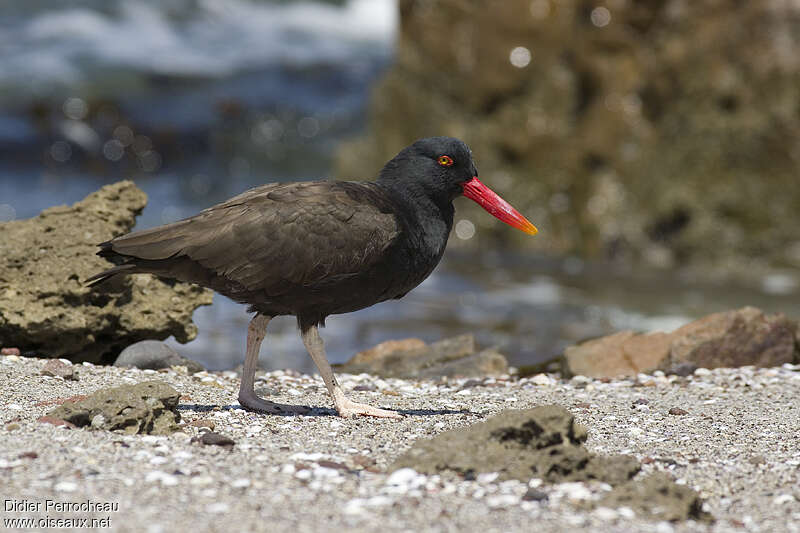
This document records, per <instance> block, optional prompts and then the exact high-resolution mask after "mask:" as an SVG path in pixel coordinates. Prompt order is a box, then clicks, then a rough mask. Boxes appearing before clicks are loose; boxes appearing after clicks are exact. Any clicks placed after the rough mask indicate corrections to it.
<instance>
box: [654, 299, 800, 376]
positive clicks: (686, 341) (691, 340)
mask: <svg viewBox="0 0 800 533" xmlns="http://www.w3.org/2000/svg"><path fill="white" fill-rule="evenodd" d="M797 329H798V326H797V323H796V322H793V321H791V320H789V319H788V318H786V316H784V315H783V314H782V313H775V314H773V315H767V314H765V313H764V312H763V311H761V310H760V309H756V308H755V307H744V308H742V309H738V310H735V311H726V312H724V313H715V314H713V315H708V316H707V317H704V318H701V319H700V320H695V321H694V322H691V323H689V324H687V325H685V326H683V327H681V328H679V329H677V330H676V331H675V332H673V334H672V336H673V339H672V342H671V343H670V350H669V357H668V358H667V360H666V361H664V362H663V363H662V364H661V365H660V366H662V367H665V368H670V367H672V366H675V365H679V364H684V363H690V364H692V365H695V366H697V367H700V368H719V367H739V366H747V365H754V366H759V367H769V366H780V365H782V364H784V363H792V362H795V361H798V360H800V353H798V352H799V350H798V346H797V345H796V343H795V335H796V333H797ZM698 370H699V369H698Z"/></svg>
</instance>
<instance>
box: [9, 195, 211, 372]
mask: <svg viewBox="0 0 800 533" xmlns="http://www.w3.org/2000/svg"><path fill="white" fill-rule="evenodd" d="M146 202H147V198H146V196H145V194H144V193H143V192H142V191H141V190H139V189H138V188H137V187H136V186H135V185H134V184H133V183H132V182H130V181H123V182H119V183H115V184H113V185H108V186H105V187H103V188H102V189H100V190H99V191H97V192H94V193H92V194H90V195H89V196H87V197H86V198H85V199H84V200H82V201H80V202H77V203H75V204H73V205H72V206H69V207H67V206H60V207H53V208H50V209H46V210H45V211H43V212H42V213H41V214H40V215H39V216H37V217H34V218H31V219H28V220H19V221H13V222H6V223H2V224H0V232H2V234H3V253H2V254H0V346H17V347H19V348H20V349H22V350H23V352H29V351H33V352H36V353H37V354H40V355H43V356H47V357H53V358H60V357H64V358H67V359H70V360H72V361H90V362H95V363H96V362H103V363H111V362H112V361H113V360H114V358H115V357H116V355H117V354H118V353H119V352H120V351H121V350H122V349H123V348H124V347H126V346H129V345H131V344H133V343H135V342H138V341H140V340H144V339H166V338H167V337H169V336H170V335H174V336H175V338H176V339H178V341H179V342H188V341H189V340H191V339H192V338H194V337H195V335H196V334H197V328H196V327H195V325H194V324H193V323H192V313H193V312H194V310H195V309H196V308H197V307H198V306H201V305H208V304H210V303H211V294H212V293H211V291H209V290H207V289H203V288H200V287H197V286H194V285H190V284H185V283H173V282H164V281H161V280H159V279H157V278H155V277H153V276H150V275H146V274H137V275H134V276H128V277H126V278H123V279H117V280H114V281H111V282H109V283H106V284H104V285H100V286H98V287H95V288H94V289H90V288H88V287H86V286H85V285H84V280H85V279H87V278H88V277H89V276H91V275H92V274H96V273H97V272H100V271H102V270H104V269H107V268H109V266H110V265H111V263H109V262H107V261H106V260H105V259H102V258H100V257H97V256H96V255H95V253H96V252H97V246H96V245H97V243H99V242H102V241H105V240H108V239H110V238H112V237H115V236H117V235H121V234H123V233H126V232H127V231H129V230H130V229H131V228H132V227H133V225H134V223H135V221H136V216H137V215H138V214H139V213H140V212H141V211H142V209H143V208H144V206H145V204H146Z"/></svg>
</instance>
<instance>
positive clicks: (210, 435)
mask: <svg viewBox="0 0 800 533" xmlns="http://www.w3.org/2000/svg"><path fill="white" fill-rule="evenodd" d="M192 442H199V443H200V444H203V445H205V446H222V447H223V448H228V449H230V448H233V446H234V445H235V444H236V442H234V440H233V439H231V438H230V437H226V436H225V435H220V434H219V433H215V432H213V431H206V432H205V433H203V434H202V435H200V436H199V437H194V438H193V439H192Z"/></svg>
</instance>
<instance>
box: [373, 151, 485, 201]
mask: <svg viewBox="0 0 800 533" xmlns="http://www.w3.org/2000/svg"><path fill="white" fill-rule="evenodd" d="M477 175H478V169H477V168H476V167H475V162H474V161H473V160H472V151H471V150H470V149H469V146H467V145H466V144H464V142H463V141H460V140H458V139H455V138H453V137H428V138H425V139H420V140H418V141H416V142H415V143H414V144H412V145H410V146H407V147H406V148H404V149H403V150H402V151H401V152H400V153H399V154H397V155H396V156H395V157H394V158H393V159H392V160H391V161H389V162H388V163H386V165H385V166H384V167H383V170H381V173H380V176H378V183H380V184H381V185H384V186H385V187H387V188H390V189H392V190H395V191H398V192H400V193H401V194H404V195H406V196H417V195H420V194H422V195H425V196H427V197H429V198H431V199H432V200H434V201H437V203H438V202H441V201H446V202H452V201H453V199H455V198H456V197H457V196H459V195H461V194H463V192H464V184H465V183H467V182H469V181H470V180H471V179H472V178H474V177H475V176H477Z"/></svg>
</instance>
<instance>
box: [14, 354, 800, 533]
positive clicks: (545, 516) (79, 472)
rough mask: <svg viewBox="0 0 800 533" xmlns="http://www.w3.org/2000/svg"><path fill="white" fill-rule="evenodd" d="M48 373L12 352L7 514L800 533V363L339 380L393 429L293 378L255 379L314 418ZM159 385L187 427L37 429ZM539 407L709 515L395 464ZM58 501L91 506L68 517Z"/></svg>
mask: <svg viewBox="0 0 800 533" xmlns="http://www.w3.org/2000/svg"><path fill="white" fill-rule="evenodd" d="M46 364H47V360H44V359H35V358H26V357H20V356H17V355H10V356H5V357H0V379H1V380H2V381H3V383H4V386H3V388H2V393H0V394H2V399H1V400H0V423H2V425H0V436H1V437H0V438H2V441H3V443H4V445H3V446H2V449H1V450H0V478H2V486H3V494H4V500H7V501H10V502H12V504H13V505H11V507H7V508H6V509H4V512H3V519H4V520H8V519H24V518H31V519H35V520H40V519H45V518H46V519H49V520H51V521H53V522H52V523H53V524H55V523H56V522H55V521H56V520H73V521H76V522H73V525H74V524H83V522H81V521H82V520H86V522H85V525H87V526H89V525H90V524H91V522H90V520H91V519H96V520H98V522H95V523H94V524H95V526H96V527H110V528H111V529H113V530H114V531H148V532H157V531H193V530H201V531H223V530H225V531H227V530H230V528H231V521H232V520H235V521H236V527H237V529H242V530H270V531H285V530H293V531H320V530H335V529H343V530H347V531H407V530H413V531H434V530H436V531H442V530H445V531H451V530H453V531H455V530H458V531H476V530H483V531H523V530H526V531H527V530H530V529H531V528H532V527H536V528H537V530H540V531H563V530H566V529H569V530H570V531H596V530H598V529H601V528H605V529H608V528H611V529H613V530H624V531H663V532H668V531H799V530H800V529H799V528H798V525H797V524H798V523H800V490H798V487H799V486H800V452H799V451H798V447H797V437H796V436H797V435H798V434H800V416H798V415H799V413H798V412H797V405H796V399H797V397H798V396H799V395H800V366H798V365H792V364H785V365H783V366H781V367H776V368H767V369H757V368H753V367H742V368H737V369H725V368H721V369H715V370H707V369H704V368H699V369H697V370H696V371H695V372H694V373H693V374H691V375H689V376H686V377H681V376H677V375H671V376H666V375H664V374H663V373H662V372H658V371H656V372H654V373H653V374H652V375H644V374H640V375H638V376H635V377H631V378H626V379H614V380H610V379H592V378H587V377H583V376H577V377H574V378H572V379H569V380H563V379H558V378H557V377H556V376H554V375H546V374H538V375H534V376H531V377H527V378H517V377H514V376H501V377H498V378H483V379H442V380H439V381H421V380H402V379H391V378H386V379H381V378H377V377H374V376H370V375H367V374H360V375H348V374H344V375H342V377H341V382H342V385H343V387H344V388H345V390H346V391H348V392H349V393H350V394H352V396H353V397H354V398H355V399H357V400H360V401H366V402H369V403H372V404H375V405H381V406H384V407H388V408H392V409H398V410H401V412H403V413H404V414H405V415H406V416H405V417H404V418H403V419H402V420H400V421H391V420H372V419H350V420H348V419H341V418H338V417H336V416H333V414H334V413H333V410H332V409H330V408H329V406H328V398H327V395H326V393H325V388H324V386H323V384H322V382H321V380H320V379H319V377H317V376H306V375H301V374H298V373H295V372H291V371H278V372H271V373H260V374H258V380H257V382H256V389H257V390H258V391H259V392H260V394H262V395H265V396H268V397H269V399H271V400H273V401H277V402H281V403H288V404H305V405H310V406H312V407H313V409H312V410H311V411H310V413H309V414H308V415H305V416H285V417H284V416H265V415H260V414H256V413H251V412H247V411H244V410H242V409H241V408H240V407H239V405H238V403H237V402H236V401H235V397H236V390H237V388H238V377H237V375H236V373H235V372H221V373H209V372H198V373H195V374H190V373H188V372H187V371H185V369H182V368H181V367H174V368H173V369H165V370H161V371H155V370H139V369H133V368H119V367H108V366H98V365H93V364H91V363H83V364H78V365H73V366H74V367H75V368H74V374H75V376H74V377H77V379H69V380H65V379H64V378H63V377H60V376H58V375H55V376H53V375H42V370H43V369H44V367H45V365H46ZM152 380H159V381H163V382H166V383H167V384H169V385H170V386H172V387H174V388H175V390H177V391H178V392H179V393H180V395H181V396H180V403H179V405H178V407H177V410H178V412H179V413H180V418H181V421H180V425H179V428H180V431H178V432H175V433H171V434H170V435H168V436H156V435H126V434H122V433H120V432H110V431H103V430H96V431H92V430H86V429H69V428H68V427H67V426H64V425H60V426H57V425H53V424H48V423H43V422H40V421H37V420H38V419H39V418H40V417H42V416H44V415H45V414H46V413H47V412H49V411H51V410H52V409H53V408H54V407H56V406H57V405H58V404H60V403H63V402H64V400H65V399H67V398H69V397H74V396H76V395H88V394H91V393H93V392H94V391H96V390H98V389H101V388H104V387H112V386H120V385H126V384H135V383H141V382H146V381H152ZM543 405H558V406H561V407H563V408H565V409H566V410H568V411H569V412H570V413H572V414H573V415H574V417H575V421H576V423H579V424H581V425H582V426H585V427H586V428H587V430H588V439H587V440H586V441H585V446H586V448H587V449H588V451H589V452H591V453H592V454H599V455H615V454H626V455H630V456H632V457H635V458H636V460H637V461H638V462H639V463H640V465H641V472H640V473H639V474H638V477H644V476H649V475H651V474H654V473H663V474H665V475H667V476H669V477H670V478H672V479H673V480H674V481H675V482H676V483H677V484H678V485H683V486H686V487H688V488H691V489H693V490H694V491H695V492H696V493H697V495H698V496H699V498H700V499H701V501H702V502H703V503H702V507H703V510H704V511H705V512H708V513H709V514H710V516H712V517H713V522H707V521H696V520H686V521H680V522H669V521H664V520H662V521H658V520H653V519H647V518H645V517H644V516H642V515H641V514H640V513H637V511H635V510H634V508H635V507H636V505H635V498H636V497H635V495H634V496H630V498H632V499H631V500H630V501H631V503H630V505H623V506H620V507H613V506H611V507H608V506H598V505H596V504H595V503H596V502H597V501H599V500H601V499H602V498H603V497H604V496H606V495H607V494H608V493H609V492H610V491H611V486H610V485H608V484H606V483H603V482H599V481H579V482H576V481H569V482H563V483H549V482H547V481H546V480H543V479H540V478H532V479H530V480H527V481H520V480H517V479H508V480H503V479H500V478H499V477H498V475H496V474H493V473H491V472H485V473H479V474H477V475H475V476H463V475H458V474H456V473H452V472H441V473H438V474H427V475H426V474H421V473H418V472H417V471H415V470H414V469H410V468H399V469H395V468H396V466H393V464H394V463H395V461H396V460H397V459H398V458H400V457H401V456H402V455H403V454H405V453H406V452H408V451H409V450H410V449H411V448H412V446H413V445H414V444H415V443H416V442H418V441H423V440H425V439H428V438H431V437H434V436H435V435H437V434H441V433H443V432H445V431H448V430H451V429H456V428H463V427H466V426H469V425H473V424H475V423H477V422H483V421H485V420H487V419H488V418H489V417H491V416H493V415H496V414H498V413H501V412H503V411H506V410H509V409H527V408H533V407H538V406H543ZM214 434H216V435H218V437H215V436H213V435H214ZM226 439H227V440H226ZM638 477H637V479H638ZM48 501H49V502H51V503H53V504H56V503H57V504H59V505H61V508H65V505H66V504H67V503H69V502H72V503H75V504H81V505H82V504H86V505H85V506H84V507H85V509H86V510H85V511H83V510H81V509H83V507H77V508H76V507H75V506H74V505H73V506H66V508H68V509H70V510H69V511H68V512H59V511H58V510H57V508H56V507H53V505H51V506H50V507H49V508H48V507H47V502H48ZM14 502H16V503H14ZM20 502H21V503H20ZM106 504H109V505H106ZM112 504H118V505H116V506H115V505H112ZM75 509H78V510H77V511H76V510H75ZM107 509H111V510H107ZM106 519H107V523H105V522H102V523H101V522H99V520H106ZM20 524H21V523H17V526H18V527H24V526H21V525H20ZM7 525H8V523H7ZM11 529H14V528H13V527H12V528H11Z"/></svg>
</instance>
